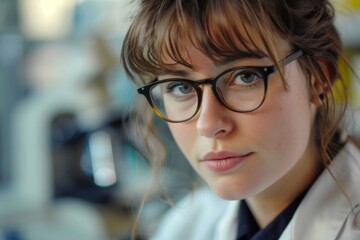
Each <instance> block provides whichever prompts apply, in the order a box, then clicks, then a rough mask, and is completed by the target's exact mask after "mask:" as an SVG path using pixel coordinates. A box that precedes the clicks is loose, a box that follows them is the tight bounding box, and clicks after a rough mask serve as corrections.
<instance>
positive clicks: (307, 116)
mask: <svg viewBox="0 0 360 240" xmlns="http://www.w3.org/2000/svg"><path fill="white" fill-rule="evenodd" d="M288 79H292V81H291V82H289V90H284V89H282V90H279V91H273V92H272V93H271V94H269V96H268V97H269V98H268V99H267V100H268V101H265V102H266V103H265V104H264V108H263V109H262V112H261V113H260V112H259V114H262V116H263V117H262V118H258V119H260V121H261V123H258V124H259V126H260V127H259V129H258V131H259V132H263V133H264V134H263V136H262V137H261V138H260V139H258V140H259V141H261V142H263V143H264V145H265V146H267V150H268V151H271V152H273V153H276V154H277V156H278V157H279V158H280V159H284V160H288V159H289V158H290V159H296V158H298V155H299V154H300V153H301V152H303V151H304V149H305V148H306V146H307V145H308V143H309V136H310V133H311V128H312V124H313V119H314V115H315V109H314V108H313V107H312V106H311V104H310V97H309V94H308V92H307V87H306V83H305V80H304V79H302V78H299V77H296V76H293V77H292V78H291V76H289V78H288Z"/></svg>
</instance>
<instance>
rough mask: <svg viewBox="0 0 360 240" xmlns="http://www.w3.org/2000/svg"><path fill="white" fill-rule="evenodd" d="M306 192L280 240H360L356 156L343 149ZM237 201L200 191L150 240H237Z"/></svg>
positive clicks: (174, 211) (350, 146)
mask: <svg viewBox="0 0 360 240" xmlns="http://www.w3.org/2000/svg"><path fill="white" fill-rule="evenodd" d="M330 169H331V170H332V172H333V174H334V175H335V177H336V179H337V181H338V182H339V183H340V184H342V188H343V189H344V190H345V191H346V194H347V195H348V197H349V199H350V201H351V204H352V205H351V206H350V203H349V200H348V199H347V197H346V196H345V195H344V193H343V192H342V191H341V189H340V188H339V187H338V185H337V184H336V182H335V181H334V179H333V178H332V177H331V175H330V174H329V172H328V171H327V170H324V171H323V173H322V174H321V175H320V176H319V178H318V179H317V180H316V181H315V183H314V184H313V186H311V188H310V189H309V191H308V193H307V194H306V196H305V197H304V199H303V201H302V202H301V204H300V205H299V207H298V209H297V210H296V212H295V214H294V216H293V218H292V219H291V221H290V223H289V224H288V226H287V227H286V228H285V230H284V232H283V234H282V235H281V237H280V239H281V240H340V239H341V240H360V151H359V149H357V148H356V147H355V146H354V145H353V144H352V143H347V144H346V145H345V147H344V148H343V149H342V150H341V152H340V153H339V154H338V155H337V156H336V157H335V159H334V161H333V163H332V164H331V166H330ZM238 207H239V201H226V200H223V199H220V198H219V197H217V196H216V195H215V194H214V193H212V192H211V191H210V190H209V189H207V188H203V189H199V190H197V191H195V192H194V193H192V194H190V195H189V196H187V197H186V198H184V199H183V200H182V201H181V202H180V203H179V204H178V205H177V206H176V207H174V208H173V209H171V210H170V211H169V212H168V213H167V214H166V216H165V217H164V219H163V220H162V223H161V224H160V227H159V228H158V231H157V232H156V234H154V236H153V237H152V238H151V240H168V239H171V240H184V239H186V240H235V238H236V231H237V229H236V227H237V213H238Z"/></svg>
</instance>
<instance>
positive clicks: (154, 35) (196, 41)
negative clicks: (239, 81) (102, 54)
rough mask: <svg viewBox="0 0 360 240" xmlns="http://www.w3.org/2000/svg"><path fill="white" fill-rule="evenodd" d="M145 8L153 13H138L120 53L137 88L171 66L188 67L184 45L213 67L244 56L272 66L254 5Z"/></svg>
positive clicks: (267, 35)
mask: <svg viewBox="0 0 360 240" xmlns="http://www.w3.org/2000/svg"><path fill="white" fill-rule="evenodd" d="M165 2H167V4H166V3H165ZM143 9H144V8H143ZM147 9H152V10H153V12H147V13H143V14H142V13H140V14H139V16H142V17H141V21H135V22H134V24H133V25H132V26H131V28H130V30H129V32H128V35H127V36H126V38H125V41H126V44H124V45H127V46H129V47H128V48H127V49H123V51H124V52H123V54H122V56H123V62H124V65H125V70H126V71H127V73H128V75H129V76H130V77H132V78H133V79H134V80H135V81H136V82H137V83H138V84H145V83H148V82H149V81H151V80H154V78H155V76H156V75H158V74H161V73H162V72H163V71H167V70H171V69H173V68H174V64H181V65H184V66H186V67H189V68H192V66H191V63H190V62H189V60H188V59H189V57H188V56H189V54H191V53H189V52H187V48H186V47H187V46H189V44H190V45H192V46H194V47H195V48H196V49H198V50H199V51H201V52H202V53H204V54H205V55H206V56H208V57H209V58H211V59H212V60H213V61H214V62H215V63H219V62H220V63H221V62H222V61H225V60H226V61H232V60H236V59H240V58H244V57H245V58H246V57H248V56H255V57H259V58H262V57H268V58H269V59H270V60H272V61H273V62H274V63H275V62H276V61H275V59H277V55H278V54H277V52H276V47H275V42H276V40H275V37H274V29H273V28H272V27H271V26H269V23H270V22H271V21H269V20H266V18H267V14H265V13H264V12H263V11H261V9H262V8H261V7H260V6H259V7H258V9H257V8H256V7H255V8H254V3H252V4H251V6H250V4H249V3H248V2H247V1H221V0H215V1H208V2H207V1H204V2H203V1H181V0H176V1H163V3H161V4H160V6H153V7H152V8H147ZM146 16H148V17H146ZM254 36H256V39H258V40H257V41H256V42H255V41H254V40H253V38H254ZM134 75H137V78H136V77H135V76H134ZM139 77H140V79H139ZM137 80H140V81H137Z"/></svg>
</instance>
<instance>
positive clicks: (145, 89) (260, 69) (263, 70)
mask: <svg viewBox="0 0 360 240" xmlns="http://www.w3.org/2000/svg"><path fill="white" fill-rule="evenodd" d="M302 55H303V51H302V50H297V51H295V52H293V53H291V54H290V55H288V56H287V57H285V58H284V59H282V60H281V61H279V65H280V66H285V65H287V64H289V63H291V62H292V61H295V60H296V59H298V58H299V57H300V56H302ZM242 69H249V70H254V71H255V72H257V73H260V74H261V76H262V79H263V81H264V87H265V89H264V96H263V98H262V100H261V102H260V103H259V105H258V106H257V107H255V108H253V109H251V110H245V111H244V110H236V109H234V108H232V107H231V106H229V105H228V104H226V102H225V101H224V100H223V98H222V97H221V96H220V94H219V93H218V91H217V89H216V82H217V81H218V80H219V79H220V78H221V76H223V75H224V74H226V73H228V72H231V71H236V70H242ZM276 71H277V68H276V66H275V65H272V66H240V67H233V68H230V69H227V70H225V71H223V72H222V73H220V74H218V75H217V76H216V77H214V78H206V79H200V80H196V81H194V80H189V79H182V78H169V79H164V80H157V79H155V80H154V81H153V82H151V83H149V84H147V85H145V86H142V87H140V88H138V89H137V91H138V93H139V94H142V95H144V96H145V98H146V99H147V101H148V102H149V104H150V106H151V108H152V109H153V111H154V112H155V113H156V115H158V116H159V117H160V118H161V119H163V120H165V121H167V122H172V123H180V122H186V121H188V120H190V119H191V118H193V117H194V116H195V115H196V114H197V113H198V112H199V109H200V106H201V101H202V89H201V87H200V86H201V85H205V84H210V85H211V89H212V91H213V93H214V95H215V97H216V99H217V100H218V101H219V102H220V103H221V104H222V105H223V106H225V107H226V108H227V109H229V110H231V111H233V112H238V113H248V112H253V111H255V110H257V109H259V108H260V107H261V105H262V104H263V103H264V101H265V98H266V93H267V88H268V77H269V75H270V74H272V73H274V72H276ZM174 81H181V82H185V83H187V84H190V85H191V86H192V87H193V88H194V89H195V91H196V93H197V96H198V103H197V107H196V110H195V112H194V114H193V115H192V116H190V117H188V118H187V119H184V120H181V121H174V120H171V119H168V118H167V117H165V116H164V115H163V114H162V113H161V112H160V111H159V110H158V109H157V108H156V106H155V104H154V101H153V99H152V97H151V94H150V92H151V89H152V88H154V87H155V86H157V85H158V84H162V83H165V82H174Z"/></svg>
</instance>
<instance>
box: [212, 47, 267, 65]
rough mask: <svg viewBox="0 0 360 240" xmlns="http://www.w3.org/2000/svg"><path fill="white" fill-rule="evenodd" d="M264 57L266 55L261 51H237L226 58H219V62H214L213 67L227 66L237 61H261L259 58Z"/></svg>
mask: <svg viewBox="0 0 360 240" xmlns="http://www.w3.org/2000/svg"><path fill="white" fill-rule="evenodd" d="M266 56H267V55H266V54H265V53H264V52H262V51H255V50H251V51H242V50H238V51H237V52H236V53H234V54H232V55H228V56H226V57H223V58H220V60H218V61H216V62H215V65H216V66H222V65H227V64H229V63H232V62H235V61H237V60H242V59H261V58H264V57H266Z"/></svg>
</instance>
